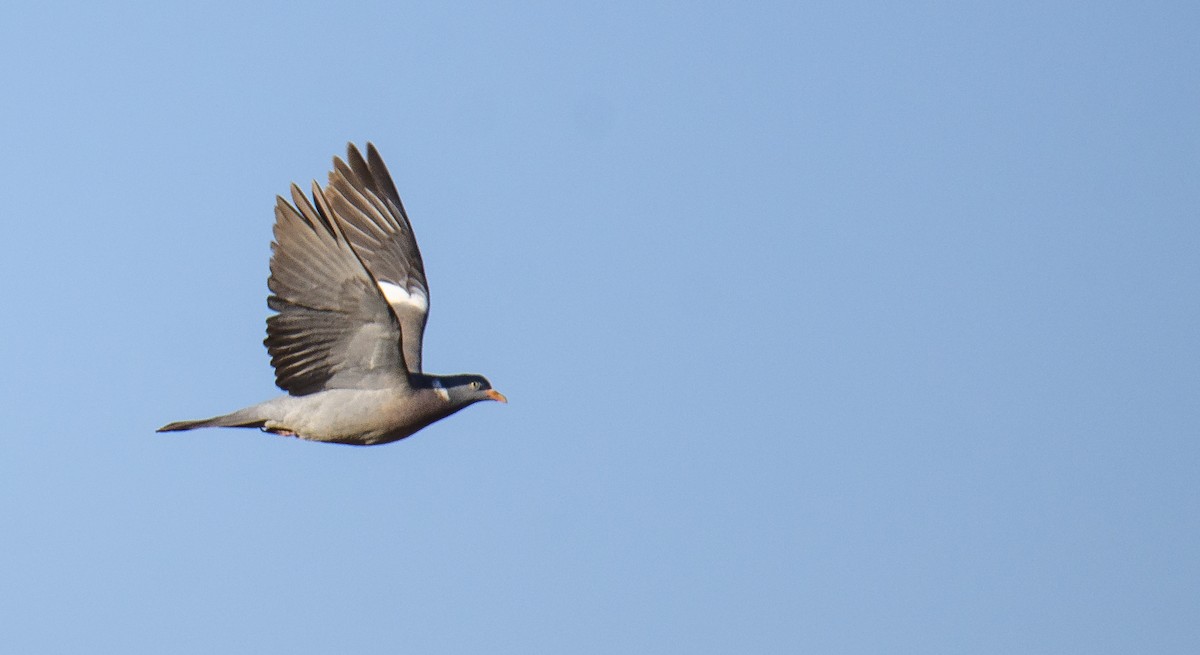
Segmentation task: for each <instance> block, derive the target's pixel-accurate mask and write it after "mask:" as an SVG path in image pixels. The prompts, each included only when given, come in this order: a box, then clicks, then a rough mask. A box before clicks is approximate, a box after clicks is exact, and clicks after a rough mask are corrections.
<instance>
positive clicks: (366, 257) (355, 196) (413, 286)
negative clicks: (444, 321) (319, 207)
mask: <svg viewBox="0 0 1200 655" xmlns="http://www.w3.org/2000/svg"><path fill="white" fill-rule="evenodd" d="M346 160H347V161H342V160H341V159H339V158H336V157H335V158H334V160H333V171H331V172H330V173H329V184H328V186H327V187H326V190H325V191H326V194H327V196H328V198H329V203H330V205H331V206H332V207H333V210H334V212H335V213H336V215H337V219H338V222H339V225H340V226H341V227H342V228H343V229H344V230H345V233H346V237H347V238H348V239H349V240H350V243H351V245H352V246H353V248H354V252H355V253H357V254H358V256H359V257H360V258H361V260H362V263H363V265H364V266H365V267H366V268H367V270H368V271H370V273H371V276H372V277H373V278H374V279H375V280H376V281H377V282H378V283H379V289H380V291H381V293H382V294H383V296H384V298H385V299H386V301H387V302H388V304H389V305H390V306H391V308H392V312H393V313H394V314H395V315H396V318H397V319H398V320H399V323H400V332H401V336H400V341H401V342H402V348H403V352H404V361H405V362H406V363H407V364H408V370H409V372H411V373H420V372H421V342H422V339H423V337H424V334H425V322H426V321H427V320H428V317H429V283H428V282H427V281H426V280H425V264H424V263H423V262H422V261H421V251H420V250H419V249H418V248H417V240H416V237H415V236H414V235H413V230H412V224H411V223H409V221H408V214H407V213H405V211H404V204H403V203H402V202H401V201H400V194H399V193H397V192H396V185H395V184H393V183H392V177H391V175H390V174H389V173H388V170H387V167H386V166H384V164H383V159H381V158H380V157H379V153H378V152H377V151H376V150H375V146H374V145H372V144H370V143H368V144H367V158H366V159H365V160H364V159H363V156H362V155H361V154H360V153H359V152H358V148H356V147H354V144H349V145H348V146H347V148H346ZM347 162H348V163H347Z"/></svg>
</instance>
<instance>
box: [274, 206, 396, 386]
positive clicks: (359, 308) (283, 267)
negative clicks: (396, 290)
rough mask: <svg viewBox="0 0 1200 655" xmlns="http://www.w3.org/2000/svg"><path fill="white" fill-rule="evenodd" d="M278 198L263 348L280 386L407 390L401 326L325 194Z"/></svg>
mask: <svg viewBox="0 0 1200 655" xmlns="http://www.w3.org/2000/svg"><path fill="white" fill-rule="evenodd" d="M313 200H314V201H315V203H316V206H315V207H314V206H313V205H312V204H310V203H309V202H308V199H307V198H305V197H304V193H303V192H301V191H300V189H299V187H297V186H295V185H292V202H293V203H294V205H292V204H288V202H287V201H286V200H284V199H283V198H278V201H277V203H276V205H275V241H274V242H273V243H272V244H271V252H272V256H271V277H270V279H269V280H268V282H267V283H268V286H269V287H270V289H271V293H272V295H271V296H270V297H269V298H268V299H267V305H268V306H269V307H270V308H271V309H273V310H275V311H277V312H279V313H278V314H276V315H274V316H271V317H270V318H268V319H267V339H266V341H265V342H264V343H265V344H266V345H267V350H268V352H270V354H271V365H272V366H274V367H275V382H276V384H278V385H279V387H280V388H282V389H284V390H286V391H287V392H288V393H290V394H292V395H294V396H303V395H306V394H310V393H314V392H316V391H320V390H322V389H337V388H377V387H381V386H397V385H405V384H407V375H405V373H404V370H405V366H404V359H403V355H402V354H401V352H400V347H399V345H400V344H399V339H400V327H399V325H398V323H397V322H396V317H395V316H394V315H393V314H392V312H391V310H390V309H389V308H388V305H387V303H386V302H385V301H384V298H383V296H381V295H380V293H379V289H378V288H377V286H376V283H375V280H374V279H373V278H372V277H371V275H370V274H369V273H368V272H367V270H366V269H365V268H364V266H363V263H362V261H361V260H360V259H359V257H358V255H357V254H355V252H354V249H353V247H352V246H351V245H350V243H349V242H348V241H347V239H346V236H345V234H344V233H343V227H342V226H341V225H340V223H339V221H338V217H337V216H336V215H335V214H334V212H333V210H332V208H331V207H330V205H329V202H328V200H327V199H326V197H325V195H324V194H323V193H322V191H321V189H320V187H318V186H317V185H316V184H315V183H314V184H313Z"/></svg>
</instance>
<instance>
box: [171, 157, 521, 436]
mask: <svg viewBox="0 0 1200 655" xmlns="http://www.w3.org/2000/svg"><path fill="white" fill-rule="evenodd" d="M291 195H292V201H291V202H290V203H289V202H288V201H287V200H284V199H283V198H282V197H278V196H277V197H276V203H275V231H274V233H275V240H274V242H272V243H271V275H270V278H268V280H267V286H268V287H269V288H270V290H271V295H270V296H269V297H268V298H267V306H268V307H270V308H271V309H272V310H274V311H275V312H277V313H275V314H273V315H272V316H271V317H270V318H268V319H267V338H266V340H265V341H264V342H263V343H264V344H266V346H267V351H268V352H269V353H270V355H271V365H272V366H274V367H275V383H276V384H277V385H278V386H279V388H281V389H283V390H284V391H286V392H287V395H284V396H279V397H277V398H273V399H271V400H268V401H266V402H263V403H259V404H257V405H251V406H250V407H246V408H244V409H239V410H237V411H236V412H232V413H230V414H225V415H223V416H217V417H214V418H209V419H203V420H199V421H177V422H175V423H169V424H167V425H164V426H163V427H161V428H159V429H158V431H159V432H174V431H179V430H192V429H195V428H208V427H227V428H260V429H262V430H263V431H265V432H272V433H275V434H279V435H285V436H293V437H299V438H301V439H308V440H311V441H325V442H333V443H343V444H353V445H359V446H370V445H376V444H384V443H389V442H392V441H396V440H399V439H403V438H404V437H407V436H409V435H411V434H413V433H414V432H416V431H417V430H420V429H421V428H423V427H425V426H427V425H429V424H431V423H433V422H435V421H438V420H440V419H443V418H445V417H447V416H449V415H451V414H453V413H455V412H457V411H458V410H460V409H462V408H464V407H466V406H468V405H471V404H474V403H476V402H479V401H481V400H496V401H499V402H502V403H503V402H508V400H507V399H506V398H505V397H504V396H503V395H502V394H501V393H500V392H498V391H496V390H495V389H492V385H491V383H489V382H488V381H487V379H486V378H484V377H483V376H482V375H476V374H459V375H431V374H428V373H424V372H422V370H421V339H422V336H423V335H424V333H425V322H426V320H427V319H428V317H429V284H428V283H427V282H426V280H425V265H424V263H422V261H421V252H420V250H418V249H417V240H416V237H415V236H414V235H413V231H412V224H411V223H410V222H409V220H408V214H407V213H406V212H405V211H404V204H403V203H401V202H400V194H399V193H398V192H397V191H396V186H395V184H393V183H392V177H391V175H390V174H389V173H388V170H387V167H386V166H384V164H383V159H382V158H381V157H380V156H379V152H378V151H376V150H375V146H374V145H372V144H370V143H368V144H367V156H366V158H365V159H364V158H363V156H362V154H361V153H359V151H358V148H356V147H355V146H354V144H353V143H351V144H349V145H348V146H347V148H346V160H345V161H343V160H342V159H340V158H338V157H334V159H333V170H332V171H330V173H329V183H328V184H327V185H326V186H325V188H324V189H322V188H321V186H320V185H319V184H317V183H316V182H313V185H312V202H309V200H308V198H306V197H305V195H304V192H302V191H301V190H300V187H298V186H296V185H295V184H293V185H292V189H291Z"/></svg>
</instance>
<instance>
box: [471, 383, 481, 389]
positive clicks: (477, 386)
mask: <svg viewBox="0 0 1200 655" xmlns="http://www.w3.org/2000/svg"><path fill="white" fill-rule="evenodd" d="M481 386H483V385H481V384H479V382H478V381H475V382H472V383H471V389H472V390H474V391H479V387H481Z"/></svg>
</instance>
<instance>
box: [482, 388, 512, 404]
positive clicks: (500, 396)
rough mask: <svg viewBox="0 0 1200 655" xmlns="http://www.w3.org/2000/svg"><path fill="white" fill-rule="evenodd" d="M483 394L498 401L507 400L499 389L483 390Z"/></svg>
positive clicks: (503, 401) (504, 401)
mask: <svg viewBox="0 0 1200 655" xmlns="http://www.w3.org/2000/svg"><path fill="white" fill-rule="evenodd" d="M483 395H485V396H487V397H488V398H491V399H492V400H494V401H496V402H499V403H506V402H508V398H505V397H504V394H502V393H500V392H499V391H496V390H495V389H488V390H487V391H485V392H483Z"/></svg>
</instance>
